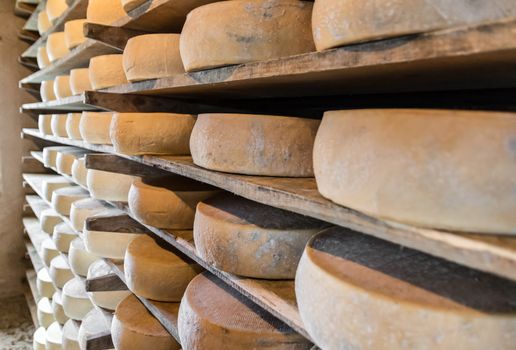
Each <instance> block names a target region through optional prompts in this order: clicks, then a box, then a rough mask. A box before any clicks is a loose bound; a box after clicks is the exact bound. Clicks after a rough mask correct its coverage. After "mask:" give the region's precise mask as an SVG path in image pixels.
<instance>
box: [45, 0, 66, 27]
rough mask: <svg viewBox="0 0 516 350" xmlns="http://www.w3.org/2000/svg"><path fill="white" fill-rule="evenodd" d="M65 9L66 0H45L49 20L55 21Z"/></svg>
mask: <svg viewBox="0 0 516 350" xmlns="http://www.w3.org/2000/svg"><path fill="white" fill-rule="evenodd" d="M67 9H68V4H67V3H66V0H47V4H46V6H45V10H46V12H47V14H48V19H49V20H50V22H55V21H56V20H57V19H58V18H59V17H60V16H61V15H62V14H63V13H64V12H65V11H66V10H67Z"/></svg>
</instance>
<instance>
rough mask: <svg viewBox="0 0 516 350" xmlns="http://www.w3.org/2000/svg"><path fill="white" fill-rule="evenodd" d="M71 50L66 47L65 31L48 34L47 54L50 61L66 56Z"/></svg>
mask: <svg viewBox="0 0 516 350" xmlns="http://www.w3.org/2000/svg"><path fill="white" fill-rule="evenodd" d="M69 52H70V50H69V49H68V48H67V47H66V43H65V33H64V32H54V33H51V34H49V35H48V38H47V54H48V59H49V60H50V62H54V61H56V60H58V59H60V58H62V57H64V56H66V55H67V54H68V53H69Z"/></svg>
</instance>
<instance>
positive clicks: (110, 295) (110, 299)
mask: <svg viewBox="0 0 516 350" xmlns="http://www.w3.org/2000/svg"><path fill="white" fill-rule="evenodd" d="M112 273H114V271H113V269H112V268H111V266H109V265H108V264H107V263H106V262H105V261H104V260H103V259H99V260H97V261H95V262H94V263H93V264H91V266H90V268H89V270H88V279H92V278H98V277H103V276H106V275H109V274H112ZM88 295H89V296H90V299H91V300H92V301H93V303H94V304H95V305H97V306H99V307H102V308H104V309H107V310H115V309H116V306H117V305H118V303H120V302H121V301H122V300H123V299H125V298H126V297H127V296H128V295H131V292H130V291H129V290H113V291H98V292H88Z"/></svg>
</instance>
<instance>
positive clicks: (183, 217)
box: [129, 175, 218, 230]
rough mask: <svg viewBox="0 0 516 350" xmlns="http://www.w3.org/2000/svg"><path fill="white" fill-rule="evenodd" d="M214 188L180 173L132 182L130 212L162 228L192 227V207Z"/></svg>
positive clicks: (207, 195)
mask: <svg viewBox="0 0 516 350" xmlns="http://www.w3.org/2000/svg"><path fill="white" fill-rule="evenodd" d="M217 192H218V190H217V189H215V188H213V187H211V186H209V185H206V184H203V183H199V182H197V181H194V180H191V179H188V178H185V177H182V176H174V175H172V176H165V177H157V178H146V179H142V180H138V181H135V182H134V183H133V185H132V186H131V190H130V191H129V208H130V210H131V213H133V215H134V216H135V217H136V218H137V219H138V220H139V221H140V222H143V223H144V224H146V225H150V226H154V227H158V228H163V229H183V230H186V229H191V228H192V227H193V221H194V216H195V206H196V205H197V203H199V202H200V201H202V200H205V199H207V198H209V197H211V196H213V195H214V194H216V193H217Z"/></svg>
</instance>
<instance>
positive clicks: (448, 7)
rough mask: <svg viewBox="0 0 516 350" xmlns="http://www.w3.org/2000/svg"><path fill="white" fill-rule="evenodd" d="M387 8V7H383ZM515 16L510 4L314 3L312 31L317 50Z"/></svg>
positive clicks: (497, 0)
mask: <svg viewBox="0 0 516 350" xmlns="http://www.w3.org/2000/svg"><path fill="white" fill-rule="evenodd" d="M386 5H388V6H386ZM515 15H516V3H514V1H505V0H494V1H489V2H485V1H469V0H454V1H447V0H437V1H436V0H434V1H426V0H396V1H390V2H389V3H388V4H385V2H384V1H382V0H370V1H341V0H316V1H315V5H314V9H313V16H312V30H313V35H314V41H315V45H316V47H317V50H319V51H321V50H325V49H328V48H332V47H337V46H342V45H346V44H351V43H356V42H363V41H371V40H378V39H383V38H388V37H395V36H401V35H407V34H413V33H422V32H427V31H432V30H436V29H443V28H450V27H456V26H464V25H473V24H478V23H483V22H486V21H491V22H492V21H497V20H500V19H502V18H504V17H512V16H515Z"/></svg>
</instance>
